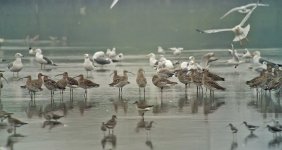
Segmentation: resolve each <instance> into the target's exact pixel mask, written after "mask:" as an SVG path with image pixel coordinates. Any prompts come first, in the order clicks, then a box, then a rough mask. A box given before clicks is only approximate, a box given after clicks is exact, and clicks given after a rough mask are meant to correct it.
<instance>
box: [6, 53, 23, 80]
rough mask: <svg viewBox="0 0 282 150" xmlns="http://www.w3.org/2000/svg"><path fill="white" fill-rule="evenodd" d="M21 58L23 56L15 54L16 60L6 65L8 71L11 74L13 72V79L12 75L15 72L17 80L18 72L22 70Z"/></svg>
mask: <svg viewBox="0 0 282 150" xmlns="http://www.w3.org/2000/svg"><path fill="white" fill-rule="evenodd" d="M22 57H23V55H22V54H21V53H16V54H15V58H16V60H15V61H13V62H12V63H10V64H9V65H8V69H9V70H10V71H11V72H13V77H14V73H15V72H16V73H17V78H18V77H19V72H20V71H21V70H22V69H23V63H22V59H21V58H22Z"/></svg>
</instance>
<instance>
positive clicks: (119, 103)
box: [110, 97, 128, 114]
mask: <svg viewBox="0 0 282 150" xmlns="http://www.w3.org/2000/svg"><path fill="white" fill-rule="evenodd" d="M110 101H112V103H113V107H114V110H115V112H116V113H118V110H119V108H121V109H123V112H124V114H127V110H128V100H127V99H125V98H122V97H119V98H117V99H113V98H111V99H110Z"/></svg>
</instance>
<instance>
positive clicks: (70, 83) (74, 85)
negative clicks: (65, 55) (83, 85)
mask: <svg viewBox="0 0 282 150" xmlns="http://www.w3.org/2000/svg"><path fill="white" fill-rule="evenodd" d="M59 75H63V76H65V77H66V81H67V87H69V88H70V100H73V89H74V88H77V87H78V81H77V80H76V79H74V78H72V77H69V75H68V73H67V72H64V73H62V74H59Z"/></svg>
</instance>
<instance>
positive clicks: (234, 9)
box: [220, 7, 241, 19]
mask: <svg viewBox="0 0 282 150" xmlns="http://www.w3.org/2000/svg"><path fill="white" fill-rule="evenodd" d="M240 9H241V7H235V8H232V9H230V10H229V11H228V12H227V13H225V14H224V15H223V16H221V17H220V19H223V18H225V17H226V16H227V15H229V14H230V13H232V12H234V11H237V10H240Z"/></svg>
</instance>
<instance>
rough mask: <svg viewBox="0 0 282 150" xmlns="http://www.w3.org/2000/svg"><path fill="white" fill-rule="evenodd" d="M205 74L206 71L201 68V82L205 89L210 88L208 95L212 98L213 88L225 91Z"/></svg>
mask: <svg viewBox="0 0 282 150" xmlns="http://www.w3.org/2000/svg"><path fill="white" fill-rule="evenodd" d="M207 75H208V71H207V70H206V69H205V70H203V77H202V84H203V85H204V86H205V87H206V89H209V90H210V96H212V97H213V98H214V90H221V91H225V88H224V87H222V86H220V85H219V84H218V83H217V82H215V81H214V80H213V79H211V78H209V77H208V76H207Z"/></svg>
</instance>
